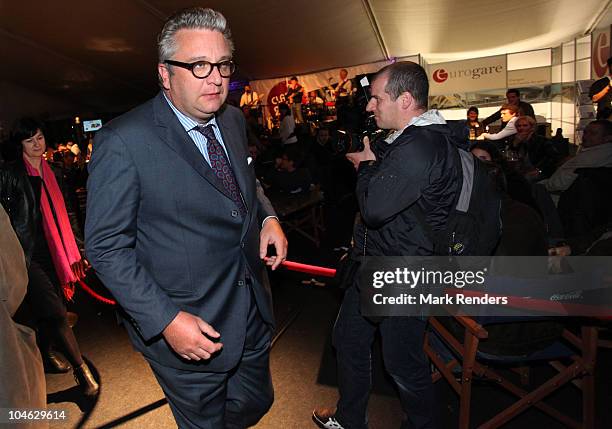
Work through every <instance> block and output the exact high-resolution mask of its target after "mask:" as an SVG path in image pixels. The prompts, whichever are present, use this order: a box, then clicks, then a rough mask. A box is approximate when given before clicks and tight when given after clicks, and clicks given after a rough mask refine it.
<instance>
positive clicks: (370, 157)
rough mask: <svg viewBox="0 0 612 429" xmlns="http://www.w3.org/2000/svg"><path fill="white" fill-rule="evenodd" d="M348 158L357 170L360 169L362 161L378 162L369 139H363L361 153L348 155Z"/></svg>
mask: <svg viewBox="0 0 612 429" xmlns="http://www.w3.org/2000/svg"><path fill="white" fill-rule="evenodd" d="M346 157H347V158H348V160H349V161H351V162H352V163H353V166H355V169H357V168H359V163H361V162H362V161H376V155H374V152H372V149H370V139H369V138H368V137H364V138H363V150H362V151H361V152H352V153H347V154H346Z"/></svg>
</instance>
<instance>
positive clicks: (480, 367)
mask: <svg viewBox="0 0 612 429" xmlns="http://www.w3.org/2000/svg"><path fill="white" fill-rule="evenodd" d="M448 317H454V319H455V320H456V321H457V322H459V323H460V324H461V326H462V327H463V329H464V332H465V336H464V341H463V343H461V342H460V341H459V340H457V338H455V336H453V335H452V333H450V332H449V330H448V329H447V328H446V327H445V326H444V325H443V324H442V323H440V320H439V318H438V317H433V316H432V317H430V318H429V324H430V328H431V329H430V331H429V332H428V333H427V334H426V337H425V345H424V348H425V353H426V354H427V356H428V357H429V358H430V359H431V362H432V363H433V365H434V366H435V368H436V370H435V371H434V373H433V374H432V379H433V381H434V382H436V381H438V380H440V379H441V378H445V379H446V381H447V382H448V383H449V384H450V386H451V387H452V388H453V390H454V391H455V392H456V393H457V394H458V395H459V400H460V406H459V426H458V427H459V429H467V428H469V427H470V406H471V393H472V380H473V378H474V376H478V377H480V378H482V379H484V380H490V381H493V382H495V384H496V385H498V386H500V387H502V388H503V389H505V390H507V391H508V392H510V393H512V394H513V395H515V396H516V397H517V398H518V400H517V401H516V402H515V403H514V404H512V405H511V406H510V407H508V408H506V409H504V410H502V411H501V412H499V413H498V414H497V415H495V416H494V417H493V418H491V419H490V420H488V421H486V422H484V423H482V424H480V425H479V426H478V428H483V429H484V428H486V429H490V428H498V427H500V426H502V425H504V424H505V423H507V422H508V421H510V420H511V419H513V418H514V417H516V416H517V415H519V414H520V413H522V412H523V411H525V410H527V409H528V408H530V407H537V408H538V409H540V410H541V411H543V412H544V413H546V414H548V415H549V416H550V417H552V418H554V419H556V420H558V421H560V422H561V423H563V424H564V425H566V426H567V427H569V428H576V429H578V428H584V429H592V428H594V424H595V423H594V414H595V383H594V369H595V362H596V357H597V343H598V341H597V339H598V330H597V327H596V326H594V324H593V326H591V325H590V324H588V323H583V324H582V325H581V326H580V336H578V335H576V334H574V333H572V332H570V331H569V330H567V329H565V330H564V332H563V340H565V341H567V342H568V343H569V344H571V345H572V346H573V348H575V349H576V353H574V354H573V355H572V356H571V357H570V362H571V363H570V364H569V365H566V364H563V363H561V362H560V361H556V360H555V361H549V362H548V363H549V364H550V365H551V366H552V367H553V368H554V369H556V370H557V374H556V375H555V376H554V377H552V378H550V379H549V380H548V381H546V382H545V383H544V384H542V385H540V386H539V387H537V388H535V389H534V390H533V391H531V392H528V391H526V390H524V389H523V388H522V387H519V386H518V385H516V384H514V383H512V382H511V381H509V380H507V379H506V378H504V377H503V376H502V375H501V374H500V372H499V371H496V370H495V369H493V368H492V367H491V363H490V361H486V362H483V361H482V359H479V358H478V346H479V343H480V341H481V340H483V339H486V338H488V336H489V333H488V332H487V330H486V327H484V326H481V325H480V324H478V323H477V322H476V321H475V320H474V319H473V318H472V317H469V316H466V315H464V314H460V315H456V316H448ZM432 329H433V330H435V331H436V332H437V333H438V334H439V335H440V336H441V337H442V339H443V340H444V342H445V343H446V344H447V345H448V346H449V347H450V348H451V349H452V351H453V352H454V355H456V356H460V358H459V359H456V358H454V359H452V360H451V361H449V362H447V363H446V362H444V361H443V360H442V358H441V357H440V356H439V355H438V353H437V352H436V350H434V348H432V346H431V344H430V341H429V336H431V335H433V332H431V330H432ZM460 360H461V361H460ZM526 364H527V365H528V364H529V362H528V360H527V363H526V361H524V360H523V361H522V362H520V363H519V362H517V365H516V366H515V371H516V372H519V374H520V375H521V379H522V380H524V379H525V372H524V370H522V369H521V368H522V367H524V365H526ZM459 365H462V375H461V380H460V381H457V380H456V378H455V375H454V374H453V372H452V370H453V368H455V367H457V366H459ZM504 367H506V365H504ZM517 368H518V369H517ZM569 382H572V383H574V384H575V385H576V386H577V387H578V388H579V389H580V391H581V393H582V421H581V422H578V421H576V420H574V419H573V418H570V417H568V416H567V415H565V414H563V413H561V412H560V411H558V410H556V409H555V408H553V407H551V406H550V405H548V404H546V403H545V402H543V399H544V398H546V397H547V396H548V395H549V394H550V393H552V392H553V391H555V390H557V389H559V388H560V387H561V386H563V385H565V384H567V383H569ZM472 426H473V425H472Z"/></svg>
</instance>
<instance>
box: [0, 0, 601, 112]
mask: <svg viewBox="0 0 612 429" xmlns="http://www.w3.org/2000/svg"><path fill="white" fill-rule="evenodd" d="M611 2H612V0H605V1H602V0H581V1H576V0H516V1H514V2H507V3H506V4H504V3H502V2H492V1H489V0H463V1H457V0H334V1H329V0H294V1H288V2H285V1H279V0H259V1H256V2H253V1H247V0H234V1H231V2H230V1H221V0H210V1H208V2H206V3H205V5H206V6H210V7H212V8H215V9H218V10H220V11H221V12H223V13H224V14H225V15H226V17H227V18H228V20H229V22H230V24H231V27H232V31H233V35H234V40H235V44H236V48H237V49H236V60H237V62H238V63H239V65H240V73H241V75H242V76H243V77H245V78H250V79H261V78H269V77H275V76H286V75H292V74H300V73H306V72H311V71H316V70H322V69H328V68H334V67H339V66H350V65H356V64H361V63H367V62H372V61H377V60H381V59H384V58H385V56H386V55H389V56H390V57H401V56H407V55H412V54H417V53H421V54H423V56H424V57H425V58H426V59H428V60H432V61H434V62H435V61H442V60H448V59H459V58H468V57H475V56H485V55H492V54H497V53H504V52H516V51H522V50H528V49H534V48H540V47H547V46H554V45H558V44H559V43H560V42H562V41H565V40H568V39H570V38H572V37H574V36H578V35H581V34H583V33H584V32H585V31H586V30H587V29H588V28H589V27H590V26H592V25H593V22H594V21H597V20H598V19H601V17H602V16H603V17H604V19H608V18H609V16H610V13H609V9H610V3H611ZM192 4H193V0H191V1H186V0H121V1H120V0H88V1H82V0H58V1H54V2H46V1H45V2H43V1H38V0H20V1H13V0H0V58H2V63H3V67H0V81H7V82H11V83H14V84H16V85H20V86H22V87H26V88H29V89H33V90H36V91H40V92H41V93H44V94H47V95H51V96H56V97H61V98H63V99H69V100H72V101H74V102H77V103H81V104H83V105H86V106H90V107H91V108H96V109H107V110H109V109H110V110H120V109H122V108H125V107H127V106H130V105H133V104H136V103H138V102H140V101H142V100H144V99H146V98H147V97H149V96H150V95H152V94H153V93H155V91H156V88H157V87H156V71H155V66H156V49H155V40H156V35H157V33H158V32H159V30H160V27H161V25H162V23H163V21H164V17H166V16H167V15H169V14H170V13H172V12H173V11H175V10H177V9H179V8H182V7H188V6H191V5H192ZM606 11H607V12H606ZM378 36H380V37H378Z"/></svg>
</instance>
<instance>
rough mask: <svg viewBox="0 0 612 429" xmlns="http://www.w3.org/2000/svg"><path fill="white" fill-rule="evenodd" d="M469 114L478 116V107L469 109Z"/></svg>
mask: <svg viewBox="0 0 612 429" xmlns="http://www.w3.org/2000/svg"><path fill="white" fill-rule="evenodd" d="M467 112H468V113H470V112H476V114H477V115H478V107H476V106H472V107H470V108H469V109H468V111H467Z"/></svg>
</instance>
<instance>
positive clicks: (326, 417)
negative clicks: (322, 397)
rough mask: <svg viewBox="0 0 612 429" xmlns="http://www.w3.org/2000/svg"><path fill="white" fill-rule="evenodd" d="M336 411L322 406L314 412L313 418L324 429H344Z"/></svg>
mask: <svg viewBox="0 0 612 429" xmlns="http://www.w3.org/2000/svg"><path fill="white" fill-rule="evenodd" d="M335 413H336V411H335V410H332V409H330V408H320V409H316V410H314V411H313V412H312V420H313V421H314V422H315V423H316V424H317V426H319V427H320V428H322V429H344V426H342V425H341V424H340V423H338V420H336V414H335Z"/></svg>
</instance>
